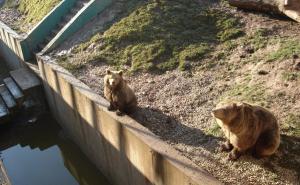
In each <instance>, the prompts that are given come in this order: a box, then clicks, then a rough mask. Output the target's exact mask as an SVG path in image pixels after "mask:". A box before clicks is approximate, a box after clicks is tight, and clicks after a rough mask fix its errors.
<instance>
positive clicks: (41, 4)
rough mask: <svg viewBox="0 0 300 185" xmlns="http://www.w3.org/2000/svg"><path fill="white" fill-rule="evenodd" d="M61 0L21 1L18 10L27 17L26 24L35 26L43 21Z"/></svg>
mask: <svg viewBox="0 0 300 185" xmlns="http://www.w3.org/2000/svg"><path fill="white" fill-rule="evenodd" d="M60 1H61V0H20V5H19V7H18V9H19V10H20V12H22V13H23V14H25V15H26V18H25V23H32V24H35V23H37V22H39V21H40V20H42V19H43V17H44V16H45V15H47V14H48V13H49V12H50V11H51V10H52V9H53V8H54V6H56V5H57V4H58V3H59V2H60Z"/></svg>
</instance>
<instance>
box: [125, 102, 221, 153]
mask: <svg viewBox="0 0 300 185" xmlns="http://www.w3.org/2000/svg"><path fill="white" fill-rule="evenodd" d="M130 117H132V118H133V119H135V120H136V121H137V122H139V123H140V124H142V125H143V126H145V127H147V128H148V129H149V130H150V131H151V132H153V133H154V134H156V135H157V136H159V137H160V138H161V139H162V140H164V141H167V142H170V143H182V144H184V145H187V146H194V147H203V148H205V149H206V150H208V151H210V152H215V151H216V148H217V147H218V142H219V141H221V140H223V139H222V138H220V137H215V136H213V135H207V134H205V133H204V132H203V131H202V130H200V129H197V128H191V127H188V126H186V125H184V124H182V123H181V122H180V121H179V120H177V119H175V118H173V117H171V116H168V115H166V114H164V113H163V112H162V111H161V110H159V109H153V108H142V107H138V108H137V110H136V111H135V112H134V113H133V114H131V115H130Z"/></svg>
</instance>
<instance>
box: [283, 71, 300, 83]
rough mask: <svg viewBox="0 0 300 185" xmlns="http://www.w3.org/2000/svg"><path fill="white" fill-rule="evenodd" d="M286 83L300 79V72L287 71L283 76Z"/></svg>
mask: <svg viewBox="0 0 300 185" xmlns="http://www.w3.org/2000/svg"><path fill="white" fill-rule="evenodd" d="M281 75H282V76H281V77H282V79H283V80H284V81H295V80H298V79H300V72H289V71H285V72H283V73H282V74H281Z"/></svg>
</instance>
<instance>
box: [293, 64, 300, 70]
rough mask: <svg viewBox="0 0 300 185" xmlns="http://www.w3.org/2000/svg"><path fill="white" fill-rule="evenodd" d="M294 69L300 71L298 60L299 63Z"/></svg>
mask: <svg viewBox="0 0 300 185" xmlns="http://www.w3.org/2000/svg"><path fill="white" fill-rule="evenodd" d="M294 69H295V70H296V71H300V62H297V63H296V64H295V66H294Z"/></svg>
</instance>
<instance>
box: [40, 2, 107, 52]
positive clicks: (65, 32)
mask: <svg viewBox="0 0 300 185" xmlns="http://www.w3.org/2000/svg"><path fill="white" fill-rule="evenodd" d="M111 3H112V1H111V0H92V1H90V2H89V3H88V5H87V6H85V7H83V9H81V10H80V11H79V12H78V13H77V14H76V15H75V16H74V17H73V18H72V19H71V20H70V22H69V23H68V24H67V25H66V26H65V27H64V28H63V29H62V30H61V31H60V32H59V33H58V34H57V35H56V36H55V37H54V38H53V39H52V40H51V41H50V42H49V43H48V45H47V46H46V47H45V48H44V49H43V50H42V53H47V52H49V51H51V50H52V49H54V48H55V47H56V46H58V45H59V44H61V43H62V42H63V41H65V40H66V39H67V38H68V37H69V36H70V35H72V34H74V33H75V32H76V31H78V30H79V29H80V28H82V27H83V26H84V25H85V24H86V23H87V22H88V21H89V20H91V18H93V17H94V16H96V15H97V14H98V13H99V12H102V11H103V10H104V9H105V8H106V7H108V6H109V5H110V4H111Z"/></svg>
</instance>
